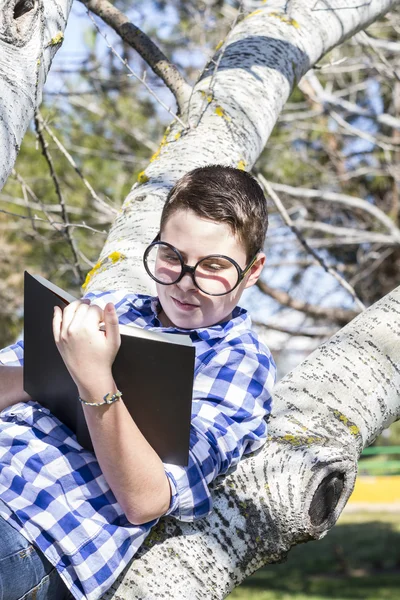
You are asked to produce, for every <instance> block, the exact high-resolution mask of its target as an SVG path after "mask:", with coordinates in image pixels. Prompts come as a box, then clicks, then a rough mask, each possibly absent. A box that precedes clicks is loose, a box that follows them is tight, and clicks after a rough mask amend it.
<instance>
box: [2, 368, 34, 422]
mask: <svg viewBox="0 0 400 600" xmlns="http://www.w3.org/2000/svg"><path fill="white" fill-rule="evenodd" d="M27 400H31V397H30V396H29V395H28V394H27V393H26V392H24V388H23V367H8V366H6V365H0V411H1V410H3V409H4V408H7V406H11V405H12V404H17V402H27Z"/></svg>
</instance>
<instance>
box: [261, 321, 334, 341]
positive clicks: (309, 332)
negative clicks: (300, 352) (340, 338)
mask: <svg viewBox="0 0 400 600" xmlns="http://www.w3.org/2000/svg"><path fill="white" fill-rule="evenodd" d="M251 322H252V324H253V325H256V326H257V327H261V328H264V329H269V330H272V331H279V332H281V333H287V334H289V335H291V336H299V337H310V338H315V337H318V338H330V337H332V336H333V335H334V334H335V333H336V332H337V329H334V328H331V327H330V328H328V327H310V328H307V329H294V328H290V327H283V325H277V324H276V323H261V322H260V321H254V319H252V320H251Z"/></svg>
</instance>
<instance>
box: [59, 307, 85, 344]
mask: <svg viewBox="0 0 400 600" xmlns="http://www.w3.org/2000/svg"><path fill="white" fill-rule="evenodd" d="M89 306H90V301H89V302H88V301H87V300H75V301H74V302H71V303H70V304H68V305H67V306H66V307H65V308H64V310H63V313H62V324H61V337H62V338H63V337H65V336H67V335H68V331H69V329H70V327H71V324H72V322H73V321H75V324H77V323H78V320H79V319H80V318H82V313H83V314H84V313H86V311H87V310H88V308H89ZM78 313H79V317H78V318H77V320H75V319H76V317H77V315H78Z"/></svg>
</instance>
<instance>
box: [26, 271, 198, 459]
mask: <svg viewBox="0 0 400 600" xmlns="http://www.w3.org/2000/svg"><path fill="white" fill-rule="evenodd" d="M24 286H25V287H24V390H25V391H26V392H27V393H28V394H29V395H30V396H31V398H32V399H33V400H36V401H37V402H39V403H40V404H42V405H43V406H44V407H45V408H48V409H49V410H50V411H51V412H52V413H53V415H55V416H56V417H58V419H60V421H62V423H64V424H65V425H66V426H67V427H69V429H71V430H72V431H73V432H74V433H75V434H76V436H77V439H78V442H79V443H80V444H81V445H82V446H83V447H84V448H86V449H88V450H93V445H92V441H91V438H90V434H89V429H88V427H87V424H86V419H85V415H84V412H83V407H82V405H81V403H80V401H79V399H78V389H77V387H76V385H75V382H74V380H73V379H72V377H71V375H70V374H69V371H68V369H67V367H66V366H65V363H64V361H63V359H62V357H61V354H60V353H59V351H58V348H57V346H56V343H55V341H54V336H53V328H52V321H53V312H54V306H59V307H61V308H64V307H65V306H66V305H67V304H69V303H70V302H73V301H74V300H76V298H74V297H73V296H71V295H70V294H68V293H67V292H64V291H63V290H62V289H61V288H59V287H57V286H55V285H54V284H52V283H50V282H49V281H47V280H46V279H44V277H41V276H40V275H35V276H33V275H30V274H29V273H28V272H27V271H25V282H24ZM120 333H121V346H120V349H119V351H118V354H117V356H116V358H115V361H114V364H113V367H112V372H113V376H114V379H115V381H116V383H117V385H118V389H120V390H121V392H122V393H123V401H124V404H125V405H126V407H127V409H128V410H129V412H130V414H131V416H132V418H133V420H134V421H135V423H136V425H137V426H138V427H139V429H140V431H141V432H142V434H143V435H144V436H145V438H146V439H147V441H148V442H149V444H150V445H151V446H152V447H153V449H154V450H155V451H156V452H157V454H158V455H159V456H160V458H161V459H162V460H163V461H164V462H168V463H173V464H177V465H183V466H185V465H187V464H188V457H189V433H190V418H191V408H192V395H193V377H194V360H195V349H194V347H193V345H192V341H191V339H190V336H189V335H184V334H183V335H182V334H173V333H159V332H155V331H148V330H146V329H142V328H140V327H137V326H133V325H132V326H130V325H120ZM108 391H109V390H105V391H104V393H105V394H106V393H107V392H108ZM99 401H101V399H99ZM90 408H91V409H92V410H96V407H90ZM121 458H122V457H121Z"/></svg>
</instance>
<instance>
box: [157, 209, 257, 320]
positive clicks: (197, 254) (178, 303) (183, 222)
mask: <svg viewBox="0 0 400 600" xmlns="http://www.w3.org/2000/svg"><path fill="white" fill-rule="evenodd" d="M160 239H161V241H162V242H168V243H169V244H171V245H172V246H174V247H175V248H176V249H177V250H179V252H180V253H181V255H182V257H183V259H184V262H185V264H187V265H189V266H194V265H195V264H196V263H197V262H198V261H199V260H200V259H201V258H204V257H205V256H207V255H209V254H224V255H225V256H228V257H229V258H233V260H235V261H236V262H237V263H238V265H239V266H240V267H241V269H245V267H246V266H247V264H248V263H247V261H246V251H245V249H244V248H243V246H242V244H240V243H239V241H238V240H237V238H236V236H235V235H234V234H233V233H232V230H231V228H230V227H229V225H227V224H226V223H217V222H215V221H210V220H208V219H203V218H201V217H198V216H197V215H196V214H195V213H194V212H192V211H191V210H179V211H177V212H175V213H173V214H172V215H171V216H170V218H169V219H168V221H167V222H166V223H165V225H164V228H163V230H162V231H161V237H160ZM264 262H265V254H263V253H260V254H259V255H258V258H257V260H256V262H255V263H254V265H253V266H252V267H251V269H249V271H248V273H247V274H246V276H245V277H244V279H243V281H241V283H240V284H239V285H238V286H237V288H235V289H234V290H233V291H232V292H230V293H228V294H226V295H224V296H209V295H207V294H205V293H204V292H202V291H201V290H199V288H197V287H196V286H195V284H194V282H193V279H192V277H191V275H190V274H188V273H185V275H184V276H183V277H182V279H181V280H180V281H179V282H178V283H173V284H172V285H162V284H160V283H157V284H156V286H157V293H158V297H159V299H160V303H161V306H162V311H161V312H160V314H159V318H160V321H161V323H162V324H163V326H164V327H169V326H175V327H180V328H182V329H198V328H200V327H209V326H211V325H215V324H216V323H220V322H223V321H226V320H228V319H229V318H230V317H231V313H232V310H233V309H234V308H235V306H236V305H237V304H238V302H239V299H240V297H241V295H242V293H243V290H244V289H245V288H247V287H250V286H252V285H254V284H255V283H256V281H257V279H258V277H259V275H260V273H261V271H262V267H263V265H264Z"/></svg>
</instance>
